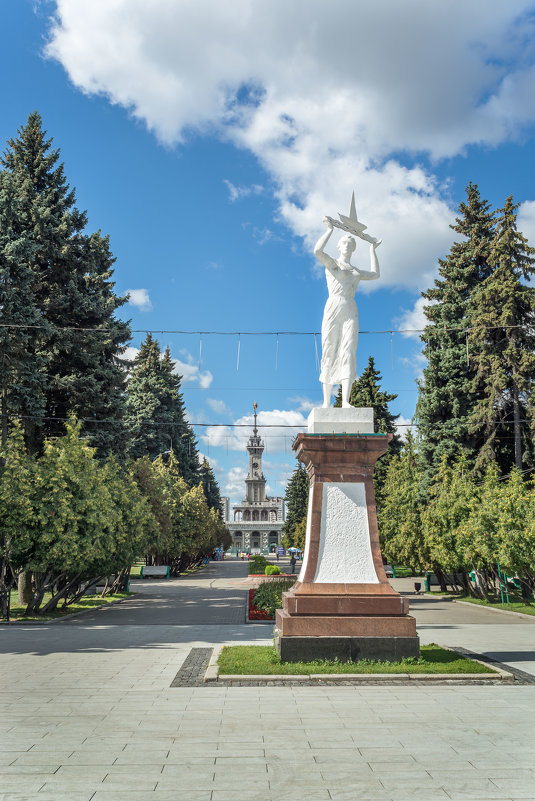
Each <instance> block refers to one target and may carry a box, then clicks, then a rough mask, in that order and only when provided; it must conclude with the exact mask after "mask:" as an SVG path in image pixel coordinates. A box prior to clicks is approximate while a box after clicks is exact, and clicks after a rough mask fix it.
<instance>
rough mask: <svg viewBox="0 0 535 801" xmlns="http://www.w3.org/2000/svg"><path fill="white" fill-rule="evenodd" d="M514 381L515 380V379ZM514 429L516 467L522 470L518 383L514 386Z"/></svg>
mask: <svg viewBox="0 0 535 801" xmlns="http://www.w3.org/2000/svg"><path fill="white" fill-rule="evenodd" d="M513 381H514V378H513ZM513 421H514V422H513V429H514V437H515V465H516V466H517V467H518V469H519V470H522V437H521V433H520V400H519V398H518V387H517V384H516V381H514V385H513Z"/></svg>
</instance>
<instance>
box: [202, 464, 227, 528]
mask: <svg viewBox="0 0 535 801" xmlns="http://www.w3.org/2000/svg"><path fill="white" fill-rule="evenodd" d="M199 478H200V480H201V484H202V488H203V492H204V497H205V498H206V503H207V504H208V507H209V508H210V509H214V510H215V511H216V512H217V514H218V515H219V517H222V510H221V493H220V491H219V484H218V483H217V479H216V477H215V475H214V471H213V470H212V468H211V466H210V463H209V461H208V459H207V458H206V457H204V459H203V460H202V462H201V466H200V468H199Z"/></svg>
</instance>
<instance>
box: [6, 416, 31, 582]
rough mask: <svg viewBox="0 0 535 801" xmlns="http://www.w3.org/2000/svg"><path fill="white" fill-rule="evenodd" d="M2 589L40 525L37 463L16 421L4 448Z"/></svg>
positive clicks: (22, 562) (17, 568)
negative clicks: (37, 503) (35, 487)
mask: <svg viewBox="0 0 535 801" xmlns="http://www.w3.org/2000/svg"><path fill="white" fill-rule="evenodd" d="M0 455H1V460H0V548H1V553H0V558H1V562H0V590H3V589H6V588H7V587H8V586H10V584H11V583H12V579H13V577H14V576H15V575H16V574H17V573H18V572H19V571H20V570H21V569H22V568H23V567H24V565H25V563H26V560H27V558H28V555H29V554H30V552H31V547H32V542H33V538H34V529H35V525H36V511H35V504H34V483H35V463H34V460H33V459H32V458H31V457H30V456H28V454H27V452H26V447H25V444H24V438H23V434H22V426H21V425H20V423H19V422H18V421H16V422H15V423H14V424H13V426H12V429H11V435H10V436H9V437H8V439H7V440H6V444H5V446H4V447H3V448H2V450H1V451H0Z"/></svg>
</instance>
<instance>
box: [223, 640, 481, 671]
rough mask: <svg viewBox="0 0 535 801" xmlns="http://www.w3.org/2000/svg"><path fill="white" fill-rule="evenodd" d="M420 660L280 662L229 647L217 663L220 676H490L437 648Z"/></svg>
mask: <svg viewBox="0 0 535 801" xmlns="http://www.w3.org/2000/svg"><path fill="white" fill-rule="evenodd" d="M420 654H421V655H420V658H419V659H414V658H409V659H402V660H401V662H371V661H369V660H362V661H360V662H340V661H338V660H327V659H318V660H317V661H315V662H281V660H280V657H279V656H278V655H277V652H276V650H275V648H274V647H273V646H270V645H231V646H225V648H223V650H222V652H221V655H220V656H219V659H218V665H219V672H220V673H221V674H222V675H292V674H294V675H295V674H300V675H302V674H305V675H308V674H310V673H441V674H442V673H492V672H493V671H492V670H491V668H489V667H487V666H486V665H482V664H480V663H479V662H474V661H473V660H472V659H467V658H465V657H463V656H460V655H459V654H456V653H454V652H453V651H448V650H446V649H445V648H440V647H439V646H438V645H434V644H432V645H422V647H421V649H420Z"/></svg>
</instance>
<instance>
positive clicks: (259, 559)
mask: <svg viewBox="0 0 535 801" xmlns="http://www.w3.org/2000/svg"><path fill="white" fill-rule="evenodd" d="M268 564H269V562H268V560H267V559H266V557H265V556H262V555H261V554H257V555H256V556H252V557H251V561H250V562H249V573H263V572H264V570H265V569H266V567H267V566H268Z"/></svg>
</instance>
